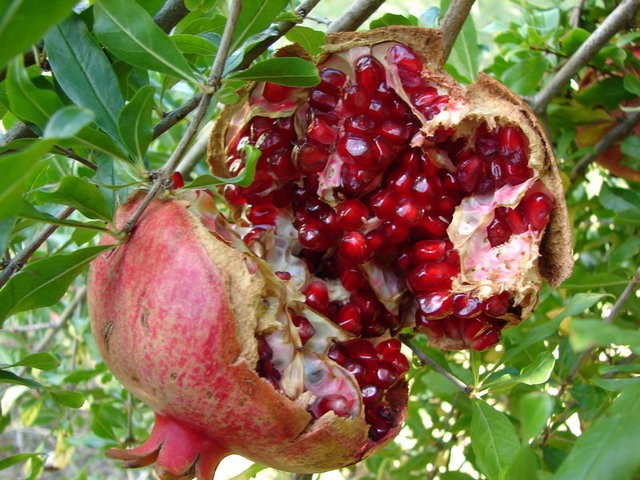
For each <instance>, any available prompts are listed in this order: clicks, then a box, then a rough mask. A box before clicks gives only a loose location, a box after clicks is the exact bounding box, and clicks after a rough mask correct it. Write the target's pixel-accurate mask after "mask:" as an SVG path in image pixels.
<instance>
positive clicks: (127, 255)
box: [89, 200, 406, 480]
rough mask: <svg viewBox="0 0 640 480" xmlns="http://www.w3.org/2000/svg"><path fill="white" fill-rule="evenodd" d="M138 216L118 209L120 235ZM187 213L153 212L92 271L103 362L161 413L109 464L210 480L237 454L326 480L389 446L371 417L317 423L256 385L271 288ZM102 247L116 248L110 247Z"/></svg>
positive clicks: (155, 204)
mask: <svg viewBox="0 0 640 480" xmlns="http://www.w3.org/2000/svg"><path fill="white" fill-rule="evenodd" d="M137 205H138V201H137V200H134V201H132V202H129V203H127V204H126V205H124V206H123V207H121V208H120V209H119V211H118V212H117V216H116V225H118V226H122V225H123V224H124V221H126V219H127V218H129V217H130V215H131V214H132V212H133V211H134V210H135V208H136V207H137ZM187 205H188V204H187V203H186V202H183V201H180V200H154V201H152V202H151V204H150V205H149V207H148V208H147V209H146V211H145V213H144V214H143V216H142V217H141V218H140V221H139V222H138V224H137V225H136V228H135V230H134V231H133V232H132V233H131V234H130V235H129V236H128V237H127V239H126V240H125V241H124V242H122V243H121V244H119V245H115V247H114V248H113V249H112V250H109V251H107V252H106V253H104V254H102V255H100V256H99V257H98V258H97V259H96V260H95V261H94V262H93V264H92V267H91V271H90V278H89V309H90V314H91V318H92V328H93V334H94V336H95V339H96V342H97V344H98V347H99V349H100V352H101V354H102V356H103V358H104V360H105V363H106V364H107V366H108V367H109V369H110V370H111V371H112V372H113V374H114V375H115V376H116V378H118V379H119V380H120V381H121V382H122V384H123V385H124V386H125V387H126V388H127V389H128V390H129V391H131V392H132V393H133V394H134V395H135V396H137V397H138V398H140V399H141V400H142V401H143V402H145V403H146V404H147V405H148V406H149V407H150V408H152V409H153V410H154V411H155V412H156V423H155V426H154V429H153V432H152V433H151V436H150V437H149V439H148V440H147V441H146V442H145V443H144V444H143V445H141V446H140V447H137V448H135V449H131V450H120V449H113V450H110V451H109V452H108V455H109V456H111V457H113V458H118V459H121V460H124V463H125V465H126V466H129V467H135V466H144V465H148V464H150V463H153V462H154V461H155V462H156V464H157V471H158V473H159V474H160V477H161V478H163V479H164V478H166V479H170V478H171V479H173V478H192V477H193V476H197V478H198V479H200V480H204V479H207V480H209V479H211V478H213V473H214V471H215V468H216V466H217V464H218V462H219V461H220V460H221V459H222V458H223V457H224V456H226V455H228V454H230V453H238V454H240V455H243V456H245V457H247V458H250V459H252V460H254V461H256V462H260V463H263V464H266V465H270V466H273V467H275V468H278V469H281V470H286V471H292V472H321V471H326V470H331V469H335V468H339V467H342V466H346V465H350V464H353V463H356V462H358V461H360V460H361V459H363V458H364V457H365V456H368V455H369V454H371V453H373V452H374V451H376V450H377V448H379V445H382V443H383V442H380V443H377V442H373V441H371V440H369V439H368V438H367V434H368V427H369V426H368V425H367V424H366V423H365V421H364V418H363V417H364V416H363V415H361V416H359V417H357V418H351V417H349V418H344V417H338V416H336V415H334V414H332V413H330V414H327V415H325V416H323V417H322V418H320V419H318V420H317V421H315V423H312V417H311V415H310V413H309V412H308V411H307V409H306V408H305V407H303V406H300V405H298V404H296V403H294V402H293V401H291V400H289V398H287V397H286V396H285V395H283V394H282V393H281V392H279V391H277V390H276V389H274V388H273V387H272V386H271V385H270V384H269V383H268V382H267V381H265V379H263V378H260V377H259V376H258V374H257V373H256V371H255V365H256V363H257V346H256V340H255V337H254V329H255V328H257V325H256V322H257V320H256V317H257V312H256V307H257V305H258V303H259V299H260V298H261V295H262V294H263V290H264V282H263V281H262V280H261V278H260V277H259V276H257V275H255V274H254V273H252V272H251V271H250V269H249V268H248V267H247V261H246V257H245V255H244V254H242V253H240V252H238V251H237V250H235V249H233V248H232V247H230V246H229V245H227V244H226V243H225V242H223V241H221V240H219V239H217V238H216V237H214V236H213V235H212V234H211V233H210V232H209V231H208V230H207V228H205V227H204V226H203V224H202V223H201V222H200V220H199V218H198V217H196V216H195V215H194V214H192V213H191V212H190V211H188V209H187ZM103 243H105V244H115V243H116V241H115V240H114V239H113V238H111V237H109V236H105V237H104V239H103ZM398 387H399V388H397V389H395V390H394V392H392V394H391V397H394V396H395V397H394V398H395V401H396V405H404V404H406V387H405V386H404V384H403V385H400V384H399V385H398ZM400 415H401V416H404V414H403V413H400ZM400 423H401V422H400ZM398 429H399V426H398V428H396V429H395V430H394V431H393V432H390V434H389V435H387V436H386V437H385V441H386V440H388V439H391V438H392V437H393V436H394V435H395V433H397V430H398Z"/></svg>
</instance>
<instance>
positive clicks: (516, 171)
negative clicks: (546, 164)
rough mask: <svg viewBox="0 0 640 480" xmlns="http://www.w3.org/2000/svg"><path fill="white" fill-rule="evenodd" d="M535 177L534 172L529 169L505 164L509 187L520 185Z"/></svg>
mask: <svg viewBox="0 0 640 480" xmlns="http://www.w3.org/2000/svg"><path fill="white" fill-rule="evenodd" d="M532 176H533V170H532V169H531V168H529V167H521V166H519V165H514V164H512V163H510V162H504V179H505V182H506V183H507V184H509V185H518V184H519V183H522V182H524V181H525V180H528V179H530V178H531V177H532Z"/></svg>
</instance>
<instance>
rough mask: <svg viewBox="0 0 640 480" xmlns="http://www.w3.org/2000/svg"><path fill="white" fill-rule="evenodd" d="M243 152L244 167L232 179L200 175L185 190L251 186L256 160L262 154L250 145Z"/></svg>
mask: <svg viewBox="0 0 640 480" xmlns="http://www.w3.org/2000/svg"><path fill="white" fill-rule="evenodd" d="M243 150H244V162H245V167H244V168H243V169H242V171H241V172H240V173H239V174H238V175H237V176H235V177H232V178H221V177H216V176H214V175H201V176H199V177H198V178H196V179H195V180H194V181H193V182H191V183H190V184H188V185H185V188H200V187H208V186H211V185H225V184H232V185H238V186H239V187H248V186H249V185H251V182H253V178H254V177H255V174H256V166H257V165H258V160H259V159H260V155H261V154H262V152H260V150H259V149H257V148H255V147H252V146H250V145H246V146H245V147H244V148H243Z"/></svg>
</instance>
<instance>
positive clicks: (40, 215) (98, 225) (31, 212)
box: [16, 201, 109, 233]
mask: <svg viewBox="0 0 640 480" xmlns="http://www.w3.org/2000/svg"><path fill="white" fill-rule="evenodd" d="M16 216H18V217H21V218H28V219H30V220H36V221H38V222H44V223H50V224H52V225H60V226H65V227H72V228H80V229H86V230H92V231H98V232H103V233H108V232H109V230H108V229H107V228H106V224H105V223H104V222H79V221H77V220H69V219H68V218H64V219H61V218H58V217H54V216H53V215H49V214H48V213H44V212H41V211H39V210H38V209H36V208H35V207H34V206H33V205H31V204H29V203H27V202H24V201H23V202H22V204H21V206H20V210H19V212H18V213H17V214H16Z"/></svg>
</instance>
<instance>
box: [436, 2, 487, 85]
mask: <svg viewBox="0 0 640 480" xmlns="http://www.w3.org/2000/svg"><path fill="white" fill-rule="evenodd" d="M450 3H451V0H441V2H440V10H441V11H442V12H446V11H447V10H448V8H449V4H450ZM479 58H480V49H479V47H478V35H477V34H476V27H475V24H474V22H473V18H472V17H471V15H469V16H468V17H467V19H466V20H465V22H464V24H463V25H462V30H460V34H459V35H458V37H457V38H456V41H455V43H454V44H453V48H452V50H451V54H450V55H449V59H448V60H447V70H448V71H449V73H451V74H452V75H453V76H454V78H456V80H458V81H461V82H463V83H472V82H473V81H474V80H475V78H476V75H477V74H478V68H479Z"/></svg>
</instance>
